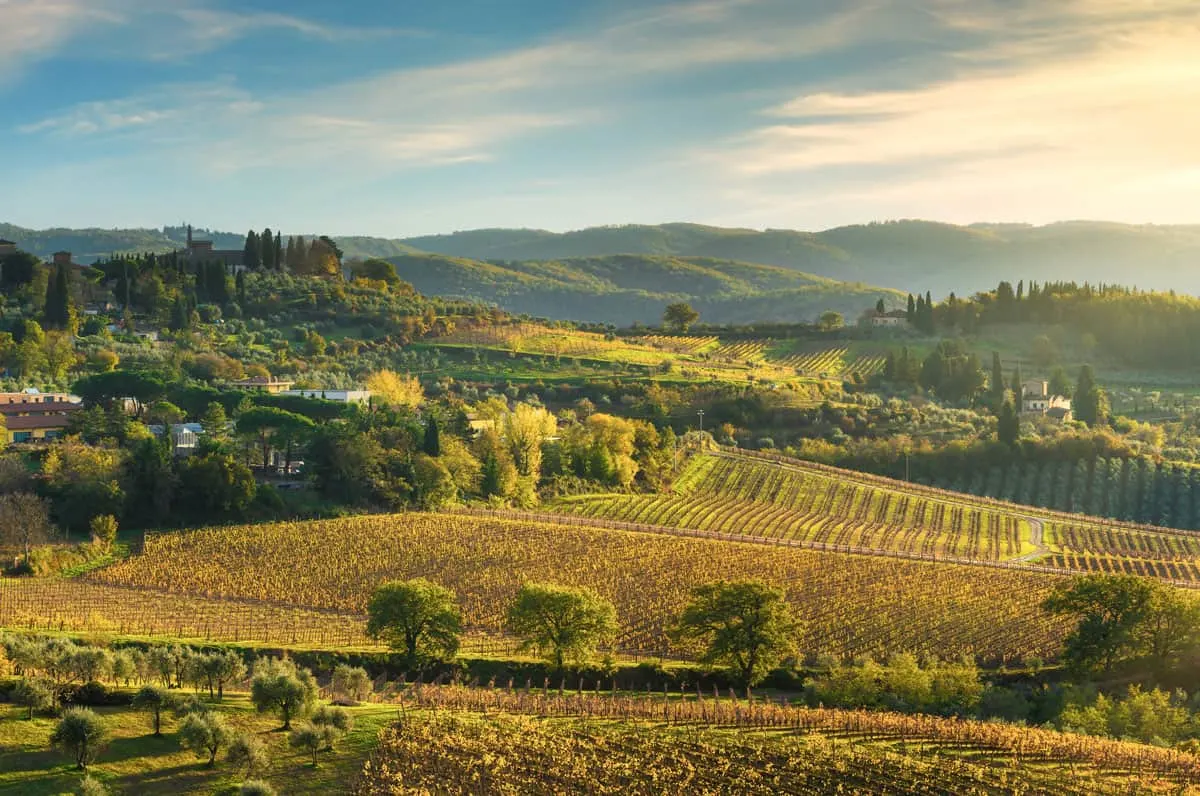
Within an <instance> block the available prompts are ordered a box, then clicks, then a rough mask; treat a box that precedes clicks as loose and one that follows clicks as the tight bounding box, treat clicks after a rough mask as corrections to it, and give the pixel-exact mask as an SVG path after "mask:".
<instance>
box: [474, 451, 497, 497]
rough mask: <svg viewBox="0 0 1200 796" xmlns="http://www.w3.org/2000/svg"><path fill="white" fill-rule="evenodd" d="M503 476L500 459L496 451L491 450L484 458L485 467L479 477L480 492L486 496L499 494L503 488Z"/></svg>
mask: <svg viewBox="0 0 1200 796" xmlns="http://www.w3.org/2000/svg"><path fill="white" fill-rule="evenodd" d="M501 478H502V475H501V469H500V460H499V459H497V458H496V454H495V453H492V452H490V451H489V452H488V454H487V456H485V457H484V458H483V468H482V470H481V471H480V478H479V494H481V495H483V496H484V497H485V498H487V497H492V496H493V495H499V494H500V490H501V488H502V487H501V483H500V479H501Z"/></svg>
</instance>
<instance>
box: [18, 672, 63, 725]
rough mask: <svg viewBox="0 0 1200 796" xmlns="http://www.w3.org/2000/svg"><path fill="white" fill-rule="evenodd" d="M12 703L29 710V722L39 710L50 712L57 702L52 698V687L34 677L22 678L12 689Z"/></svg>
mask: <svg viewBox="0 0 1200 796" xmlns="http://www.w3.org/2000/svg"><path fill="white" fill-rule="evenodd" d="M12 701H13V702H15V703H16V704H18V705H20V706H21V707H23V708H27V709H28V710H29V716H28V718H29V720H30V721H32V720H33V714H34V712H35V711H39V710H50V709H52V708H53V707H54V706H55V705H56V704H57V703H58V700H57V699H55V696H54V687H53V686H52V685H51V684H50V683H48V682H46V681H45V680H42V679H39V678H36V677H24V678H22V679H21V680H20V681H19V682H18V683H17V685H16V687H15V688H14V689H13V692H12Z"/></svg>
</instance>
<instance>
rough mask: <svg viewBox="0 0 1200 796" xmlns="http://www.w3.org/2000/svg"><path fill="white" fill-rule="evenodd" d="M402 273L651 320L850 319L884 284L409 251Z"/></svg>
mask: <svg viewBox="0 0 1200 796" xmlns="http://www.w3.org/2000/svg"><path fill="white" fill-rule="evenodd" d="M391 262H392V263H393V264H395V266H396V271H397V273H398V274H399V275H400V277H401V278H402V279H405V280H407V281H409V282H411V283H412V284H413V286H414V287H416V288H417V290H419V291H421V292H422V293H425V294H426V295H438V296H462V297H465V298H469V299H472V300H478V301H485V302H493V303H496V304H498V305H500V306H501V307H503V308H504V309H506V310H509V311H511V312H517V313H529V314H531V315H537V316H542V317H549V318H561V319H570V320H579V321H594V322H602V323H615V324H618V325H627V324H631V323H634V322H641V323H657V322H658V320H659V319H660V318H661V316H662V310H663V306H664V305H665V304H667V303H670V302H672V301H688V302H690V303H691V304H692V305H693V306H694V307H695V308H696V309H697V310H699V311H700V315H701V318H702V319H703V320H704V321H706V322H710V323H753V322H756V321H785V322H788V321H808V320H813V319H815V318H816V317H818V316H819V315H820V314H821V313H822V312H825V311H826V310H836V311H838V312H841V313H843V314H844V315H846V316H847V317H850V318H855V317H857V316H858V315H859V314H860V313H861V312H862V311H863V310H864V309H866V308H868V307H871V306H873V305H874V304H875V302H876V301H877V300H879V299H883V300H884V301H885V302H886V303H887V304H888V305H890V306H898V305H899V304H900V302H901V301H902V299H903V296H902V295H901V294H900V293H898V292H896V291H890V290H884V289H880V288H875V287H870V286H867V285H861V284H849V283H844V282H838V281H835V280H832V279H829V278H825V277H818V276H813V275H811V274H806V273H802V272H799V271H793V270H789V269H786V268H779V267H774V266H765V265H756V264H753V263H744V262H736V261H732V260H720V259H710V258H701V257H669V256H654V255H631V254H624V255H610V256H605V257H582V258H570V259H562V260H548V261H501V260H494V261H490V262H485V261H480V260H472V259H467V258H462V257H449V256H441V255H431V254H411V255H403V256H400V257H393V258H392V259H391Z"/></svg>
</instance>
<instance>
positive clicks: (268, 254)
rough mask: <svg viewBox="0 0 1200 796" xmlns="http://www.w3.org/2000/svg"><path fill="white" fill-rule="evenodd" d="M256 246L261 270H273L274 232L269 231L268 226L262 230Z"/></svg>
mask: <svg viewBox="0 0 1200 796" xmlns="http://www.w3.org/2000/svg"><path fill="white" fill-rule="evenodd" d="M258 248H259V252H260V255H259V256H260V258H261V259H260V262H261V263H262V267H263V270H266V271H273V270H275V233H273V232H271V228H270V227H267V228H266V229H264V230H263V231H262V235H261V236H260V237H259V239H258Z"/></svg>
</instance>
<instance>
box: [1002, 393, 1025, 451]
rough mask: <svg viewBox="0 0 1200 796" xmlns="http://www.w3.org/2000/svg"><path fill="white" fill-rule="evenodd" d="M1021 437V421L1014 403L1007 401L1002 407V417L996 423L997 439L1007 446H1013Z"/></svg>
mask: <svg viewBox="0 0 1200 796" xmlns="http://www.w3.org/2000/svg"><path fill="white" fill-rule="evenodd" d="M1020 437H1021V419H1020V417H1019V416H1018V415H1017V410H1016V409H1015V408H1014V407H1013V403H1012V401H1009V400H1005V401H1004V402H1003V404H1001V406H1000V416H999V418H998V419H997V423H996V439H998V440H999V441H1000V442H1003V443H1004V444H1005V445H1009V446H1013V445H1016V444H1017V440H1019V439H1020Z"/></svg>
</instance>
